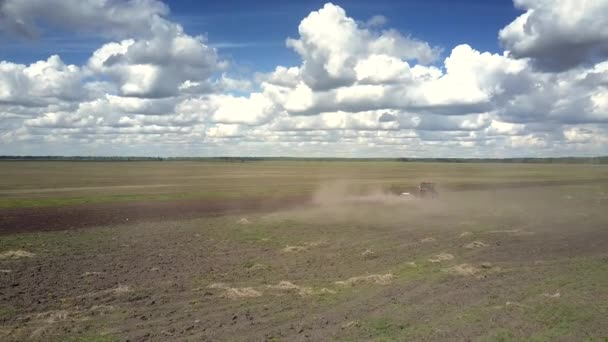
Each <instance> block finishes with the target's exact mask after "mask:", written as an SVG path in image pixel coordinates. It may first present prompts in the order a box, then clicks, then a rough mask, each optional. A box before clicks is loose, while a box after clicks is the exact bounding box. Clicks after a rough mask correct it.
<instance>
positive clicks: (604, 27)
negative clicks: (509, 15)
mask: <svg viewBox="0 0 608 342" xmlns="http://www.w3.org/2000/svg"><path fill="white" fill-rule="evenodd" d="M514 2H515V6H517V7H518V8H521V9H523V10H525V11H526V12H525V13H524V14H522V15H520V16H519V17H518V18H517V19H515V20H514V21H513V22H511V23H510V24H509V25H507V26H506V27H505V28H503V29H502V30H500V33H499V37H500V41H501V43H502V44H503V46H504V47H505V49H507V50H509V51H510V53H511V55H512V56H513V57H515V58H530V59H531V60H532V61H533V62H534V65H535V66H536V67H537V68H539V69H540V70H544V71H563V70H567V69H570V68H573V67H576V66H579V65H583V64H587V65H588V64H594V63H595V62H597V61H599V60H604V59H606V58H607V57H608V16H607V15H606V13H608V1H607V0H514Z"/></svg>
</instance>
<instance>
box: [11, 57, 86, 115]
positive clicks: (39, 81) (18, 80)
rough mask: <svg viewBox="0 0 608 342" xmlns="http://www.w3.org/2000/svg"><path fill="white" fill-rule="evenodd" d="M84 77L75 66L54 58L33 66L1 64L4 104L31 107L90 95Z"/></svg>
mask: <svg viewBox="0 0 608 342" xmlns="http://www.w3.org/2000/svg"><path fill="white" fill-rule="evenodd" d="M82 78H83V75H82V73H81V69H80V68H79V67H77V66H75V65H66V64H65V63H63V61H62V60H61V58H59V56H57V55H54V56H51V57H49V58H48V59H47V60H45V61H38V62H36V63H32V64H30V65H27V66H26V65H23V64H15V63H11V62H6V61H1V62H0V104H1V103H9V104H21V105H27V106H37V105H45V104H49V103H53V102H57V101H71V100H76V99H79V98H81V97H84V96H86V91H85V90H83V89H82V85H81V81H82Z"/></svg>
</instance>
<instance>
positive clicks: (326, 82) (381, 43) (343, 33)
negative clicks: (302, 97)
mask: <svg viewBox="0 0 608 342" xmlns="http://www.w3.org/2000/svg"><path fill="white" fill-rule="evenodd" d="M298 32H299V34H300V37H299V38H298V39H292V38H289V39H287V46H289V47H291V48H292V49H294V50H295V51H296V52H297V53H298V54H299V55H300V56H301V57H302V59H303V64H302V68H301V76H302V79H303V80H304V82H305V83H306V84H307V85H308V86H309V87H310V88H312V89H315V90H328V89H332V88H337V87H340V86H347V85H351V84H353V83H354V82H355V81H356V79H357V77H356V72H355V70H354V69H355V66H356V65H357V63H358V62H359V61H360V60H362V59H366V58H367V57H369V56H370V55H373V54H384V55H387V56H390V57H395V58H399V59H405V60H417V61H420V62H422V63H430V62H432V61H433V60H435V59H436V58H437V56H438V53H439V51H438V50H437V49H434V48H432V47H431V46H430V45H429V44H428V43H426V42H422V41H418V40H415V39H412V38H410V37H405V36H403V35H401V34H400V33H399V32H397V31H394V30H387V31H382V32H375V31H373V30H370V29H367V28H363V27H360V25H359V24H358V23H357V22H356V21H355V20H354V19H352V18H350V17H348V16H346V12H345V11H344V9H342V8H341V7H339V6H336V5H333V4H331V3H328V4H326V5H325V6H324V7H323V8H322V9H320V10H318V11H314V12H312V13H310V14H309V15H308V16H307V17H306V18H304V19H303V20H302V22H301V23H300V25H299V27H298Z"/></svg>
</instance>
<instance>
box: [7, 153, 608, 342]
mask: <svg viewBox="0 0 608 342" xmlns="http://www.w3.org/2000/svg"><path fill="white" fill-rule="evenodd" d="M421 181H433V182H436V183H437V184H438V186H439V192H440V195H439V197H438V198H436V199H432V200H431V199H417V198H413V197H412V196H396V195H394V194H393V193H392V192H390V191H389V189H393V190H394V189H397V190H400V191H410V189H413V188H415V186H416V185H417V184H418V183H419V182H421ZM607 208H608V167H607V166H601V165H560V164H556V165H547V164H538V165H536V164H534V165H532V164H469V163H466V164H455V163H454V164H448V163H445V164H442V163H397V162H371V161H370V162H304V161H292V162H246V163H219V162H217V163H212V162H0V340H7V341H24V340H34V341H126V340H129V341H168V340H171V341H174V340H185V341H223V340H231V341H264V340H268V341H284V340H290V341H293V340H296V341H321V340H323V341H326V340H335V341H370V340H372V341H393V340H399V341H402V340H414V341H420V340H425V341H426V340H429V341H445V340H450V341H459V340H463V341H469V340H474V341H511V340H512V341H520V340H533V341H585V340H588V341H605V340H606V339H607V338H608V320H607V318H606V317H608V210H607Z"/></svg>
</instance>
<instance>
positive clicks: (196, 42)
mask: <svg viewBox="0 0 608 342" xmlns="http://www.w3.org/2000/svg"><path fill="white" fill-rule="evenodd" d="M604 13H608V0H595V1H585V2H581V1H579V0H485V1H481V0H461V1H453V0H425V1H422V0H411V1H389V0H377V1H363V0H344V1H335V2H333V3H328V2H325V1H316V0H314V1H297V2H296V1H279V0H267V1H198V2H194V1H163V0H132V1H122V0H103V1H101V0H3V1H0V44H1V46H2V49H0V154H45V155H62V154H82V155H92V154H93V155H162V156H184V155H187V156H217V155H230V156H234V155H237V156H239V155H246V156H328V157H522V156H569V155H575V156H590V155H605V154H608V86H607V84H608V16H606V15H604ZM372 18H374V20H373V23H372V22H371V21H370V20H371V19H372Z"/></svg>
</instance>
